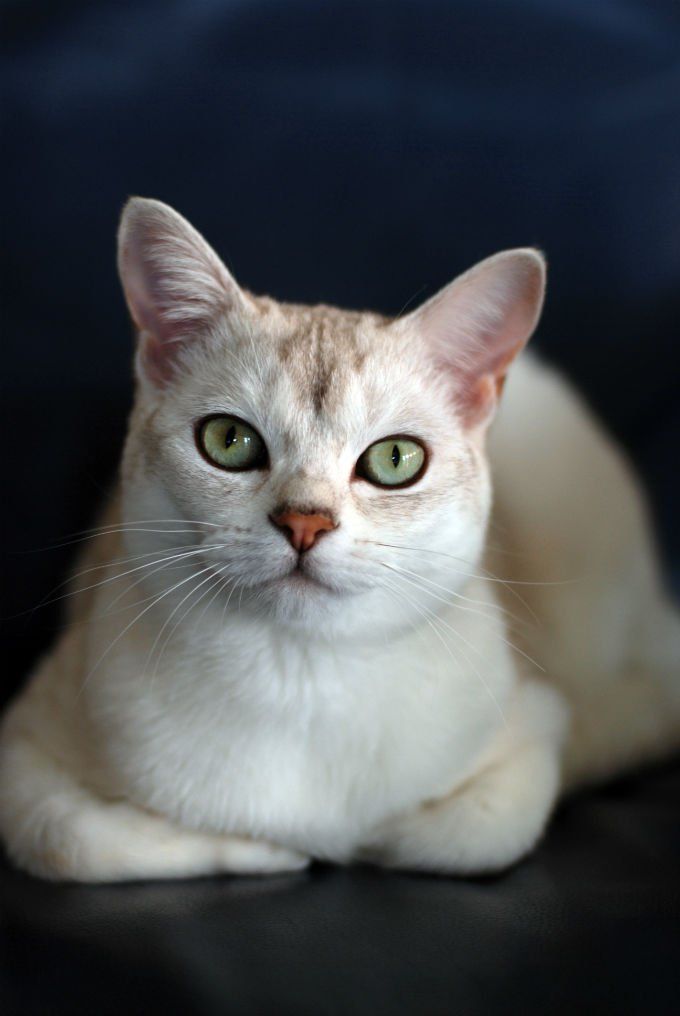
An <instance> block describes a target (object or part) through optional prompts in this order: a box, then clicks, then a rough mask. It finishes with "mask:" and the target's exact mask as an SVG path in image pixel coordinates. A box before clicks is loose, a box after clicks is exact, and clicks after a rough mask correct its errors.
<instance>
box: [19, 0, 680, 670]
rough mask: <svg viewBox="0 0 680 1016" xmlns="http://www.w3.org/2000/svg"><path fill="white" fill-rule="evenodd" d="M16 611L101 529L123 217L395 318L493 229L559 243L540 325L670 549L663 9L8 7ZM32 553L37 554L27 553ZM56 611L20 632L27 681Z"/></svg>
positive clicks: (671, 273)
mask: <svg viewBox="0 0 680 1016" xmlns="http://www.w3.org/2000/svg"><path fill="white" fill-rule="evenodd" d="M3 16H4V20H5V25H4V29H3V38H4V48H5V54H4V58H3V79H4V83H3V95H4V98H3V105H2V118H3V149H2V151H3V156H2V160H1V162H0V174H1V177H0V179H1V180H2V190H1V193H2V207H3V230H2V234H3V244H2V247H3V266H2V274H1V279H2V287H3V348H4V350H5V352H4V355H3V364H4V369H3V385H4V388H5V391H4V405H5V408H6V409H7V422H6V423H5V428H4V442H3V458H4V469H3V473H4V477H5V495H4V498H3V508H4V510H5V512H6V521H5V522H4V525H3V532H4V533H5V534H6V535H7V537H8V542H9V545H10V546H9V550H10V553H9V554H8V556H7V558H6V561H7V564H6V569H5V574H6V575H8V576H9V586H10V593H11V595H10V603H11V607H10V609H14V610H16V609H23V608H25V607H29V606H32V605H33V604H34V603H35V602H36V601H37V600H38V599H39V598H40V596H41V595H43V594H44V593H45V592H46V590H47V589H48V587H49V586H50V584H53V583H54V582H56V581H57V580H58V578H59V577H60V572H61V570H62V569H63V568H64V566H65V564H66V561H67V558H68V555H69V551H68V550H63V551H58V552H51V553H50V554H42V553H38V554H34V553H24V551H29V550H32V549H33V548H35V547H40V546H42V545H44V544H45V542H48V541H49V540H51V539H55V538H59V537H61V536H63V534H64V533H68V532H70V531H72V530H75V529H77V528H79V527H80V526H81V525H87V524H89V523H88V518H89V516H90V514H91V512H92V508H93V505H94V504H95V502H96V500H97V498H99V497H100V494H101V488H102V485H103V484H105V483H106V481H107V478H108V477H109V475H110V471H111V469H112V468H113V465H114V463H115V461H116V458H117V455H118V450H119V446H120V441H121V438H122V434H123V432H124V419H125V412H126V409H127V406H128V404H129V397H130V381H129V361H130V352H131V340H130V328H129V325H128V323H127V320H126V315H125V311H124V307H123V301H122V297H121V295H120V291H119V287H118V282H117V279H116V275H115V267H114V233H115V228H116V220H117V216H118V214H119V210H120V207H121V205H122V203H123V201H124V199H125V197H126V196H127V195H128V194H130V193H140V194H144V195H150V196H155V197H159V198H162V199H163V200H165V201H168V202H170V203H171V204H173V205H175V206H176V207H177V208H178V209H179V210H180V211H182V212H183V213H184V214H185V215H186V216H187V217H189V218H190V219H191V220H192V221H193V222H194V223H195V225H196V226H197V227H198V228H199V229H201V230H202V231H203V232H204V233H205V235H206V236H207V237H208V238H209V240H210V241H211V242H212V243H213V245H214V246H215V247H216V248H217V249H218V250H219V251H220V252H221V253H222V254H223V255H224V257H225V260H226V261H227V263H228V264H229V265H230V267H231V268H232V270H233V271H234V272H235V273H236V275H237V276H238V278H239V279H240V280H241V281H242V282H243V283H244V284H245V285H247V286H248V287H249V288H251V289H254V290H256V291H265V292H270V293H271V294H272V295H274V296H277V297H280V298H284V299H295V300H305V301H317V300H324V301H328V302H338V303H341V304H346V305H348V306H362V307H363V306H367V307H374V308H377V309H380V310H383V311H387V312H396V311H398V310H399V309H400V308H401V307H402V306H403V305H404V303H405V302H406V301H407V300H409V299H410V298H414V299H422V298H424V297H425V296H426V295H429V294H431V293H432V292H434V290H435V289H436V288H437V287H439V286H440V285H442V284H443V283H444V282H445V281H447V280H448V279H449V278H451V277H452V276H453V275H454V274H455V273H457V272H458V271H460V270H461V269H463V268H465V267H466V266H467V265H469V264H470V263H471V262H473V261H475V260H476V259H478V258H480V257H483V256H485V255H487V254H490V253H492V252H493V251H495V250H497V249H500V248H502V247H507V246H513V245H520V244H538V245H539V246H541V247H542V248H543V249H544V250H545V251H546V252H547V254H548V257H549V261H550V268H551V274H550V289H549V298H548V304H547V310H546V314H545V318H544V321H543V323H542V325H541V327H540V330H539V334H538V338H537V343H538V345H540V347H541V348H542V349H543V350H544V352H545V354H546V355H547V356H548V357H550V358H551V359H553V360H555V361H557V362H559V363H560V364H562V365H563V366H564V368H565V369H566V370H567V372H568V373H569V374H570V375H571V376H572V377H574V378H575V379H576V381H577V382H578V383H579V385H580V386H581V387H582V388H583V389H584V390H585V391H586V393H587V395H588V396H589V398H590V400H591V402H592V403H593V405H594V406H595V408H596V409H597V410H598V411H599V412H600V414H601V415H602V416H603V417H604V418H605V419H606V421H607V422H608V424H609V426H610V427H611V428H612V429H613V430H614V431H615V432H616V433H617V434H618V435H619V436H620V437H621V439H622V440H623V441H624V443H625V444H626V446H627V447H628V449H629V450H630V452H631V453H632V454H633V456H634V458H635V460H636V461H637V463H638V465H639V466H640V468H641V469H642V470H643V473H644V475H645V476H646V478H647V480H648V482H649V484H650V488H651V491H652V495H653V503H654V506H655V509H656V512H657V518H658V519H659V520H660V522H661V524H662V535H663V542H664V546H665V548H666V550H667V552H671V553H672V554H673V555H675V560H676V561H677V560H678V557H679V556H680V553H679V550H680V543H679V540H678V534H677V531H676V529H675V528H674V526H673V521H674V519H675V517H676V516H677V511H678V479H677V445H678V439H679V438H680V426H679V417H680V407H679V399H678V392H679V389H680V385H679V379H680V373H679V367H678V365H679V353H678V339H679V338H680V335H679V333H680V7H679V6H678V4H677V3H676V2H674V0H661V2H659V0H657V2H642V0H637V2H636V0H630V2H626V3H624V2H614V0H597V2H593V0H542V2H539V0H455V2H453V0H449V2H435V0H420V2H416V0H411V2H406V0H373V2H363V3H358V2H354V0H344V2H338V0H326V2H323V3H322V2H314V0H295V2H275V0H269V2H265V0H243V2H236V0H186V2H182V0H175V2H168V0H165V2H142V0H137V2H136V3H134V4H120V3H106V2H100V3H94V2H92V0H89V2H76V0H71V2H62V3H59V2H48V0H44V2H42V3H28V2H25V0H22V2H16V3H7V2H5V3H4V4H3ZM16 551H21V553H16ZM53 623H54V615H53V614H51V613H50V612H49V611H48V612H43V613H42V615H41V614H38V615H37V616H35V617H32V618H30V619H29V621H28V622H27V623H22V624H21V625H18V626H17V624H16V622H14V623H13V624H12V625H11V626H10V627H11V632H10V633H9V634H8V638H10V639H11V642H10V646H11V658H12V661H13V662H14V672H15V674H16V675H17V677H18V676H19V674H20V672H21V671H22V670H23V669H24V668H25V666H26V664H27V663H28V661H29V659H30V658H31V656H32V655H33V653H34V652H35V650H36V649H37V648H38V647H39V646H40V645H42V644H43V643H44V641H45V639H47V638H48V637H50V633H49V628H50V627H51V625H52V624H53Z"/></svg>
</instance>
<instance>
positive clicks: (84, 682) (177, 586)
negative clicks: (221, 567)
mask: <svg viewBox="0 0 680 1016" xmlns="http://www.w3.org/2000/svg"><path fill="white" fill-rule="evenodd" d="M210 570H211V568H210V566H208V567H207V568H202V569H201V571H199V572H197V573H193V574H192V575H188V576H187V577H186V578H183V579H180V581H179V582H177V583H175V585H174V586H171V587H170V589H166V590H165V591H164V592H162V593H161V594H160V595H159V596H157V597H156V598H155V599H154V600H153V601H152V602H151V603H150V604H149V605H148V606H147V607H145V608H144V610H142V611H140V612H139V614H137V615H136V616H135V617H134V618H133V619H132V621H130V623H129V624H126V625H125V627H124V628H123V630H122V631H121V632H120V633H119V634H118V635H117V636H116V637H115V639H114V640H113V641H112V642H110V643H109V645H108V646H107V648H106V649H105V650H104V652H103V653H102V654H101V656H100V657H99V659H98V660H97V662H96V663H95V665H94V666H93V667H92V668H91V670H90V671H89V672H88V674H87V676H86V677H85V680H84V681H83V683H82V685H81V687H80V690H79V692H78V694H77V696H76V701H77V700H78V699H79V698H80V696H81V695H82V693H83V692H84V690H85V687H86V685H87V684H88V682H89V680H90V678H91V677H92V675H93V674H94V672H95V671H96V670H97V668H98V667H99V666H100V665H101V663H102V662H103V660H104V659H105V658H106V656H108V654H109V653H110V652H111V650H112V649H113V647H114V646H115V645H116V644H117V643H118V642H120V640H121V639H122V638H123V636H124V635H125V634H126V633H127V632H128V631H129V630H130V628H132V626H133V625H135V624H136V623H137V622H138V621H139V620H140V619H141V618H142V617H144V615H145V614H147V613H148V612H149V611H150V610H151V609H152V607H155V606H156V604H158V603H160V601H161V600H164V599H165V597H166V596H169V595H170V593H173V592H174V591H175V589H179V588H180V586H183V585H184V584H185V583H186V582H190V581H191V580H192V579H196V578H198V576H199V575H203V574H204V573H205V572H206V571H210Z"/></svg>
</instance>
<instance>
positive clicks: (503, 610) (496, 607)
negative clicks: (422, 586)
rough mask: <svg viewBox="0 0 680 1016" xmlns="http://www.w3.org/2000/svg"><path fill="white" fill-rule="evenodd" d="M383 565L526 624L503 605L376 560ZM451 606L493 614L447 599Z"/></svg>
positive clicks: (487, 615)
mask: <svg viewBox="0 0 680 1016" xmlns="http://www.w3.org/2000/svg"><path fill="white" fill-rule="evenodd" d="M378 563H379V564H382V565H384V567H385V568H391V569H392V570H393V571H397V572H399V573H400V574H402V575H413V576H414V577H415V578H417V579H420V580H421V582H426V583H427V584H428V585H430V586H434V587H435V588H436V589H440V590H442V592H444V593H449V594H450V595H451V596H455V598H456V599H460V600H464V601H465V602H466V603H472V604H474V605H476V606H480V607H489V608H490V609H493V610H497V611H498V612H499V613H501V614H505V615H506V616H507V617H508V618H510V619H511V620H513V621H516V622H517V623H518V624H523V625H525V624H527V622H526V621H524V620H523V619H522V618H519V617H517V615H516V614H512V613H510V611H509V610H507V609H506V608H505V607H502V606H501V605H500V604H499V603H488V602H486V601H484V600H473V599H472V597H471V596H464V595H463V594H462V593H459V592H457V591H456V590H455V589H449V588H448V587H447V586H442V585H441V584H440V583H439V582H435V581H434V580H433V579H428V578H426V577H425V576H424V575H419V574H418V572H414V571H411V570H410V569H409V568H401V567H400V566H399V565H389V564H387V563H386V562H385V561H380V562H378ZM449 602H450V605H451V606H455V607H456V608H457V609H458V610H467V611H470V612H471V613H474V614H480V615H481V616H482V617H488V618H489V619H492V620H493V619H494V615H493V614H486V613H485V612H484V611H481V610H475V609H474V607H464V606H462V605H461V604H455V603H453V602H452V601H449Z"/></svg>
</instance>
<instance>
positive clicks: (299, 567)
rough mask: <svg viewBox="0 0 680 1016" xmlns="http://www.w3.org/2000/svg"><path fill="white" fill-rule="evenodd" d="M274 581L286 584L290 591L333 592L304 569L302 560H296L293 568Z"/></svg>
mask: <svg viewBox="0 0 680 1016" xmlns="http://www.w3.org/2000/svg"><path fill="white" fill-rule="evenodd" d="M275 581H277V582H282V583H286V584H287V585H289V586H290V587H291V588H292V589H307V588H309V589H324V590H326V591H327V592H335V590H334V589H333V588H332V587H331V586H329V585H328V584H327V583H326V582H323V581H322V580H321V579H319V578H317V577H316V576H315V575H311V574H310V572H309V569H308V568H305V566H304V564H303V561H302V559H300V560H298V562H297V564H296V565H295V567H294V568H291V569H290V571H289V572H287V573H286V574H285V575H283V576H282V577H281V578H279V579H276V580H275Z"/></svg>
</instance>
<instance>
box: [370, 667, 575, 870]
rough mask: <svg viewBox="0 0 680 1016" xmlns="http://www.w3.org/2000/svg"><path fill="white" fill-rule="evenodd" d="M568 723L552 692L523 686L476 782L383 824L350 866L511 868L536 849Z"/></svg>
mask: <svg viewBox="0 0 680 1016" xmlns="http://www.w3.org/2000/svg"><path fill="white" fill-rule="evenodd" d="M567 716H568V714H567V709H566V706H565V704H564V702H563V700H562V699H561V698H560V696H559V695H558V694H557V693H555V692H553V691H552V690H551V689H549V688H547V687H544V686H541V685H538V684H536V683H534V682H526V683H525V684H523V685H522V686H521V688H520V689H519V691H518V695H517V699H516V701H515V704H514V707H513V710H512V712H511V713H509V714H508V715H507V726H506V728H505V729H504V730H503V732H502V734H500V735H499V737H498V738H497V740H496V743H495V744H494V745H493V747H492V749H491V750H490V751H489V753H488V754H487V756H486V757H485V759H484V760H483V761H482V762H481V763H480V766H479V768H478V770H477V771H476V773H475V775H473V776H471V777H470V778H469V779H467V780H466V781H465V783H464V784H462V785H461V786H460V787H458V788H457V789H456V790H455V791H454V792H453V793H451V794H450V795H449V796H448V797H446V798H442V799H438V800H435V801H430V802H427V803H425V804H423V805H422V806H421V807H420V808H418V809H416V810H414V811H412V812H410V813H407V814H404V815H400V816H397V817H395V818H394V819H392V820H390V821H388V822H386V823H385V824H384V825H383V826H382V827H381V828H380V829H379V830H377V831H376V833H375V835H374V836H373V837H371V841H370V843H368V844H367V845H366V846H365V848H363V849H362V850H361V852H360V854H359V856H358V858H357V859H359V860H368V861H371V862H372V863H375V864H380V865H383V866H386V867H392V868H405V869H411V870H421V871H431V872H437V873H440V874H452V875H471V874H483V873H487V872H493V871H498V870H501V869H503V868H506V867H507V866H508V865H510V864H513V863H514V862H515V861H517V860H518V859H519V858H521V857H522V856H523V855H524V854H526V853H527V852H528V851H529V850H531V849H532V848H533V847H534V846H535V844H536V842H537V841H538V839H539V838H540V836H541V834H542V833H543V831H544V829H545V826H546V823H547V821H548V818H549V816H550V813H551V811H552V808H553V805H554V803H555V800H556V798H557V794H558V790H559V785H560V754H561V747H562V742H563V738H564V733H565V729H566V725H567V722H568V720H567Z"/></svg>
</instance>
